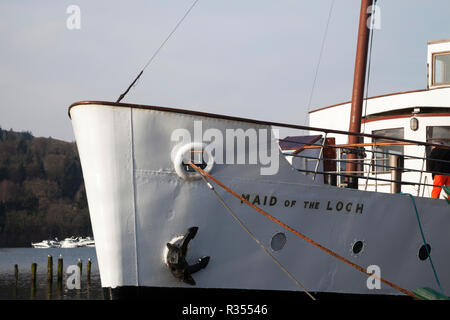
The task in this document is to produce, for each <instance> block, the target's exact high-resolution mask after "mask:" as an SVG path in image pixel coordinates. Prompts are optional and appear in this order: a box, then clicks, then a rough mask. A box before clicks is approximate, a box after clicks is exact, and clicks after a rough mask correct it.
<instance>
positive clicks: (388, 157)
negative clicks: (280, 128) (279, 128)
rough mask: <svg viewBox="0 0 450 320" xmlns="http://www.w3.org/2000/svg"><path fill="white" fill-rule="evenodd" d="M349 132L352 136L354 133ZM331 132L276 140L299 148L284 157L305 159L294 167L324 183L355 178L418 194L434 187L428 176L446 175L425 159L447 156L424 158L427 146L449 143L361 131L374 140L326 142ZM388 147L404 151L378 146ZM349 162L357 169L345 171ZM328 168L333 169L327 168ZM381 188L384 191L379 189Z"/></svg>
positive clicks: (361, 185)
mask: <svg viewBox="0 0 450 320" xmlns="http://www.w3.org/2000/svg"><path fill="white" fill-rule="evenodd" d="M342 134H343V133H342V131H339V132H338V133H337V135H334V138H336V137H337V136H339V135H341V138H342ZM349 134H352V135H354V133H349ZM331 135H332V132H330V130H327V132H325V133H323V134H322V139H321V140H319V141H317V142H314V143H309V142H304V141H302V142H298V141H295V140H292V139H288V138H286V139H279V141H280V142H288V143H290V144H294V145H297V146H298V148H294V149H293V150H290V151H291V152H290V153H289V152H284V153H285V155H286V156H292V157H293V159H299V158H300V159H304V164H305V165H304V166H303V167H301V166H299V167H295V166H294V167H295V168H296V169H297V170H298V171H300V172H304V173H305V174H308V175H309V174H310V175H312V179H313V180H316V179H317V176H318V175H321V176H323V178H324V182H325V183H328V184H332V185H336V186H338V187H350V186H351V185H352V184H351V183H349V181H355V179H356V181H358V183H357V184H356V185H357V186H358V188H359V189H364V190H368V189H369V188H370V189H372V190H374V191H384V192H392V193H398V192H400V191H402V186H408V187H409V189H410V190H409V191H411V190H412V189H411V188H413V189H414V191H415V193H416V195H417V196H425V194H424V193H425V188H426V187H429V188H432V187H434V186H435V185H434V184H433V181H432V178H431V177H430V175H433V174H448V173H444V172H439V171H428V170H426V168H427V165H426V164H427V161H436V162H440V163H447V164H448V163H450V159H448V160H443V159H430V158H427V150H426V147H442V148H447V149H450V146H446V145H439V144H433V143H427V142H421V141H412V140H405V139H399V138H392V137H385V136H377V135H370V134H360V136H361V137H362V138H371V139H373V140H374V142H366V143H364V142H362V143H358V144H334V143H329V140H327V138H329V137H330V136H331ZM381 139H382V140H383V141H382V142H377V141H376V140H381ZM341 140H343V139H341ZM386 140H388V142H386ZM327 141H328V142H327ZM391 146H404V147H405V149H406V150H404V151H403V152H402V153H398V152H393V151H392V150H386V151H385V150H383V151H382V150H379V149H377V148H379V147H391ZM408 148H409V149H408ZM305 150H315V151H316V152H309V154H305V153H306V152H305ZM326 151H331V152H326ZM311 153H313V154H311ZM350 153H354V154H357V155H358V156H357V159H347V158H346V155H348V154H350ZM410 153H412V154H410ZM325 154H334V155H335V156H334V157H329V156H328V157H327V156H324V155H325ZM419 154H423V156H419ZM386 161H387V163H386ZM293 162H294V160H293ZM349 162H356V163H357V168H358V170H356V171H353V172H349V171H346V170H345V164H346V163H349ZM310 163H312V165H311V164H310ZM308 164H310V165H308ZM330 167H331V168H333V169H334V170H333V169H330ZM353 185H354V184H353ZM387 186H390V190H387ZM380 188H381V189H383V190H379V189H380Z"/></svg>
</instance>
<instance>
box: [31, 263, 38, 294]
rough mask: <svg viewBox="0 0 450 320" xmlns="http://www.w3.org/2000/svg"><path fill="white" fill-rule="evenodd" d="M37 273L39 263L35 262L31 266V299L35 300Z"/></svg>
mask: <svg viewBox="0 0 450 320" xmlns="http://www.w3.org/2000/svg"><path fill="white" fill-rule="evenodd" d="M36 271H37V263H35V262H33V263H32V264H31V299H34V297H35V295H36Z"/></svg>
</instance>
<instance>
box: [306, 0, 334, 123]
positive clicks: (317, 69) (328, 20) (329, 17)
mask: <svg viewBox="0 0 450 320" xmlns="http://www.w3.org/2000/svg"><path fill="white" fill-rule="evenodd" d="M334 1H335V0H333V1H331V6H330V10H329V12H328V19H327V24H326V26H325V32H324V34H323V38H322V45H321V47H320V53H319V61H318V62H317V66H316V71H315V73H314V80H313V84H312V88H311V93H310V94H309V100H308V107H307V111H308V112H309V109H310V108H311V102H312V97H313V94H314V89H315V87H316V81H317V75H318V73H319V68H320V62H321V60H322V54H323V49H324V48H325V42H326V39H327V34H328V26H329V24H330V20H331V13H332V12H333V6H334ZM306 120H307V117H305V121H304V124H306Z"/></svg>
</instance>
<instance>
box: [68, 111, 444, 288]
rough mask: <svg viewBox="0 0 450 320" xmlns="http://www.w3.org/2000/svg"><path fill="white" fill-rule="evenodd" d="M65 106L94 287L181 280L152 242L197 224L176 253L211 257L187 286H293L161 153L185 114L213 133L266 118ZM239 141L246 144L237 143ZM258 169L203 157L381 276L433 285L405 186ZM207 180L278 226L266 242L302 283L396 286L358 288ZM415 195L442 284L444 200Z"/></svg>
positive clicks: (240, 188)
mask: <svg viewBox="0 0 450 320" xmlns="http://www.w3.org/2000/svg"><path fill="white" fill-rule="evenodd" d="M70 116H71V118H72V123H73V128H74V132H75V138H76V142H77V146H78V150H79V154H80V159H81V164H82V169H83V176H84V181H85V186H86V192H87V197H88V203H89V211H90V215H91V222H92V227H93V233H94V237H95V239H96V251H97V258H98V262H99V268H100V275H101V281H102V286H103V287H105V288H117V287H130V286H131V287H168V288H180V287H187V288H190V287H191V286H190V285H188V284H185V283H183V282H181V281H179V280H177V279H175V278H174V277H173V275H172V274H171V273H170V272H169V270H168V268H167V266H166V264H165V263H164V256H163V255H164V254H163V253H164V251H165V248H166V243H167V242H169V241H170V240H171V239H173V238H174V237H175V236H177V235H180V234H183V233H185V232H186V230H187V229H188V228H189V227H192V226H197V227H199V230H198V234H197V235H196V237H195V239H194V240H193V241H192V242H191V246H190V249H189V253H188V258H189V259H188V260H189V261H190V262H194V261H195V260H196V259H198V258H199V257H202V256H210V257H211V260H210V262H209V265H208V266H207V268H205V269H204V270H201V271H199V272H198V273H195V274H194V275H193V277H194V279H195V281H196V285H195V287H196V288H213V289H222V288H223V289H250V290H287V291H298V290H299V289H298V288H297V287H296V286H295V284H294V283H293V282H292V281H291V280H290V279H289V278H288V277H287V276H286V275H285V274H284V273H283V272H282V271H281V270H280V269H279V268H278V267H277V266H276V265H275V264H274V263H273V262H272V261H271V260H270V259H269V258H268V256H267V255H266V254H265V253H264V251H263V250H261V248H260V247H258V245H257V244H256V243H255V242H254V241H253V240H252V239H251V238H250V237H249V236H248V234H247V233H246V232H245V231H244V230H243V229H241V227H240V226H239V225H238V224H237V223H236V222H235V220H234V219H233V218H232V217H231V216H230V215H229V214H228V212H227V211H226V210H225V208H224V207H223V206H222V205H221V203H220V202H219V201H218V199H217V198H216V197H215V196H214V194H213V193H212V192H211V191H210V190H209V189H208V188H207V186H206V185H205V184H204V182H203V181H202V180H195V181H186V180H183V179H181V178H180V177H179V176H178V175H177V173H176V171H175V169H174V164H173V162H172V158H171V152H172V149H173V148H174V146H175V145H176V142H174V141H171V135H172V133H173V131H174V130H176V129H178V128H184V129H187V130H189V131H190V132H191V133H192V134H193V133H194V132H193V131H194V121H202V126H203V129H204V130H205V129H207V128H215V129H218V130H219V131H220V132H223V133H224V136H225V130H226V129H236V128H242V129H244V130H247V129H249V128H255V129H269V130H270V128H269V127H267V126H264V125H259V124H255V123H250V122H245V121H231V120H227V119H223V118H220V117H213V116H211V115H208V116H202V115H199V114H194V113H193V114H189V113H186V112H179V113H177V112H173V111H163V110H158V109H152V108H151V107H149V108H136V107H133V106H131V105H130V106H127V105H124V104H120V105H115V106H114V105H113V104H111V103H109V104H107V103H104V104H103V103H83V104H75V105H73V106H72V107H71V109H70ZM251 152H252V151H251V150H249V149H248V146H247V148H246V153H251ZM260 169H261V167H260V165H257V164H252V165H250V164H247V165H243V164H242V165H232V164H215V165H214V167H213V169H212V171H211V174H212V175H213V176H214V177H216V178H217V179H219V180H220V181H222V182H223V183H224V184H226V185H227V186H228V187H230V188H231V189H233V190H235V191H236V192H237V193H239V194H245V195H248V196H249V198H250V199H251V200H250V201H252V202H255V203H256V205H259V206H260V207H261V208H262V209H264V210H266V211H267V212H269V213H270V214H272V215H273V216H275V217H276V218H277V219H279V220H281V221H283V222H284V223H286V224H288V225H290V226H291V227H293V228H294V229H296V230H298V231H300V232H302V233H303V234H305V235H307V236H308V237H310V238H312V239H313V240H315V241H316V242H318V243H320V244H321V245H323V246H325V247H327V248H329V249H331V250H333V251H335V252H336V253H338V254H340V255H342V256H343V257H345V258H347V259H349V260H351V261H353V262H355V263H357V264H358V265H360V266H362V267H364V268H367V267H368V266H370V265H377V266H379V267H380V271H381V276H382V277H383V278H385V279H387V280H389V281H392V282H394V283H395V284H397V285H399V286H401V287H404V288H406V289H415V288H419V287H431V288H436V281H435V278H434V276H433V272H432V269H431V267H430V264H429V262H428V261H427V260H425V261H422V260H420V259H419V257H418V252H419V249H420V247H421V246H422V244H423V243H422V239H421V237H420V231H419V226H418V224H417V220H416V216H415V212H414V207H413V203H412V201H411V199H410V198H409V197H408V196H406V195H401V194H395V195H394V194H385V193H376V192H365V191H360V190H351V189H342V188H336V187H331V186H328V185H324V184H322V183H319V182H313V181H311V179H310V178H309V177H306V176H305V175H303V174H300V173H298V172H297V171H295V170H294V169H293V168H292V167H291V166H290V165H289V163H287V161H286V160H285V158H284V157H283V156H282V155H281V154H279V170H278V173H277V174H275V175H261V174H260V173H261V171H260ZM316 180H321V179H316ZM217 191H218V192H219V194H220V195H221V197H223V199H224V200H225V202H226V203H227V204H228V205H229V206H230V207H231V209H232V210H233V211H234V212H235V213H236V214H237V215H238V216H239V218H240V219H242V220H243V222H244V223H245V224H246V226H247V227H248V228H249V229H250V230H251V232H252V233H253V234H254V235H255V236H256V237H257V238H258V239H259V241H261V243H262V244H263V245H264V246H265V247H266V248H268V249H269V250H271V241H272V237H273V236H274V235H275V234H277V233H279V232H283V233H285V234H286V237H287V242H286V244H285V246H284V247H283V248H282V249H281V250H279V251H273V250H272V254H273V255H274V256H275V257H276V258H277V259H278V261H280V263H282V264H283V266H284V267H285V268H286V269H287V270H288V271H289V272H290V273H291V274H293V275H294V276H295V277H296V278H297V280H298V281H300V282H301V283H302V284H303V285H304V286H305V287H306V288H307V289H308V290H310V291H313V292H327V293H346V294H379V295H392V294H400V293H399V292H398V291H396V290H395V289H393V288H391V287H389V286H387V285H384V284H381V288H380V289H369V288H368V286H367V279H368V276H367V275H366V274H363V273H361V272H359V271H357V270H355V269H353V268H351V267H350V266H348V265H347V264H345V263H343V262H342V261H339V260H337V259H336V258H334V257H332V256H330V255H328V254H327V253H325V252H323V251H321V250H319V249H318V248H316V247H314V246H312V245H311V244H309V243H307V242H305V241H304V240H302V239H300V238H298V237H296V236H295V235H293V234H291V233H289V231H287V230H284V229H283V228H282V227H281V226H279V225H277V224H275V223H273V222H272V221H270V220H268V219H267V218H265V217H264V216H262V215H260V214H259V213H258V212H256V211H255V210H254V209H252V208H250V207H249V206H246V205H245V204H242V203H241V201H240V200H238V199H236V198H234V197H232V196H231V195H230V194H228V193H226V192H225V191H223V190H219V189H218V190H217ZM256 196H258V197H259V202H258V201H256V200H255V197H256ZM266 196H267V198H265V197H266ZM270 197H275V198H276V199H277V201H276V203H275V204H272V205H271V203H270V201H269V200H267V199H270ZM264 199H266V200H267V201H264ZM272 203H273V202H272ZM416 204H417V208H418V211H419V215H420V219H421V222H422V225H423V229H424V233H425V236H426V239H427V242H428V243H429V244H430V245H431V248H432V258H433V262H434V264H435V266H436V269H437V273H438V275H439V279H440V282H441V284H442V286H443V289H444V292H445V291H447V292H448V290H449V289H450V274H449V273H448V272H446V271H447V270H449V269H450V258H449V252H450V234H449V233H448V231H447V229H448V227H449V226H450V215H449V214H450V212H449V206H448V205H447V204H446V202H445V201H444V200H434V199H425V198H416ZM356 241H362V242H363V244H364V245H363V250H362V251H361V252H360V253H359V254H357V255H356V254H354V253H353V252H352V246H353V244H354V243H355V242H356Z"/></svg>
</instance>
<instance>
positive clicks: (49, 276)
mask: <svg viewBox="0 0 450 320" xmlns="http://www.w3.org/2000/svg"><path fill="white" fill-rule="evenodd" d="M47 282H48V283H52V282H53V257H52V256H51V255H48V258H47Z"/></svg>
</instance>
